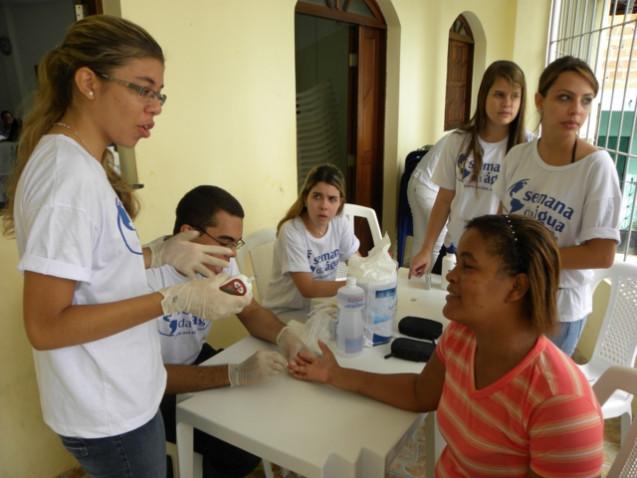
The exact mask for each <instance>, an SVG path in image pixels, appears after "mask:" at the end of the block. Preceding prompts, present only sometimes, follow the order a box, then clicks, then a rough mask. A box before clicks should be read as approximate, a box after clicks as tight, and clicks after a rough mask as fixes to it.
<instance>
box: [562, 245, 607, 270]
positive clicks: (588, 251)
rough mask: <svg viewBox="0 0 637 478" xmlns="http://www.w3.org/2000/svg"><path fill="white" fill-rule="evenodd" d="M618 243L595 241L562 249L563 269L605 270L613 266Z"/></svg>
mask: <svg viewBox="0 0 637 478" xmlns="http://www.w3.org/2000/svg"><path fill="white" fill-rule="evenodd" d="M616 248H617V243H616V242H615V241H612V240H606V239H593V240H591V241H587V242H585V243H584V244H580V245H579V246H570V247H560V262H561V264H560V266H561V268H562V269H605V268H607V267H610V266H611V265H613V262H614V259H615V250H616Z"/></svg>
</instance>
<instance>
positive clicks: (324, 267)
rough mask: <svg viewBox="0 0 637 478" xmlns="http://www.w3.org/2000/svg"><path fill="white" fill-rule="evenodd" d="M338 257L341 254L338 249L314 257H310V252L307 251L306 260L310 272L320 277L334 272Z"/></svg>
mask: <svg viewBox="0 0 637 478" xmlns="http://www.w3.org/2000/svg"><path fill="white" fill-rule="evenodd" d="M340 257H341V253H340V250H339V249H334V250H333V251H330V252H325V253H323V254H321V255H320V256H316V257H313V256H312V251H311V250H310V249H308V251H307V258H308V260H309V262H310V271H311V272H312V274H315V275H316V276H317V277H321V276H322V275H325V274H329V273H330V272H331V271H333V270H336V268H337V267H338V261H339V259H340Z"/></svg>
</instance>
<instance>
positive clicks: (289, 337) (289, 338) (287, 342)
mask: <svg viewBox="0 0 637 478" xmlns="http://www.w3.org/2000/svg"><path fill="white" fill-rule="evenodd" d="M276 344H277V345H278V346H279V350H281V353H282V354H283V355H284V356H285V357H287V359H288V360H290V361H292V360H294V359H295V358H296V354H298V353H299V351H300V350H301V349H302V348H303V347H305V343H304V342H303V339H301V337H299V336H298V335H297V334H296V333H294V331H293V330H292V328H290V327H288V326H286V327H283V328H282V329H281V331H280V332H279V334H278V335H277V336H276Z"/></svg>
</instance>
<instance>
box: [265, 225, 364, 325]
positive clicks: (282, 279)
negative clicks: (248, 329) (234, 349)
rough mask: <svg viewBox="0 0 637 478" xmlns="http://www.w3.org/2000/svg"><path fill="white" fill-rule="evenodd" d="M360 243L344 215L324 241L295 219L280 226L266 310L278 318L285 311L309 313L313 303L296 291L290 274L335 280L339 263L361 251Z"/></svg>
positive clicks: (329, 231) (266, 297)
mask: <svg viewBox="0 0 637 478" xmlns="http://www.w3.org/2000/svg"><path fill="white" fill-rule="evenodd" d="M359 246H360V242H359V240H358V238H357V237H356V236H355V235H354V231H353V230H352V227H351V226H350V224H349V223H348V221H347V219H346V218H345V216H343V215H338V216H335V217H334V219H332V220H331V221H330V223H329V225H328V228H327V232H326V233H325V235H324V236H323V237H318V238H317V237H314V236H312V235H311V234H310V233H309V232H308V230H307V229H306V228H305V224H303V219H301V218H300V217H295V218H294V219H290V220H289V221H287V222H286V223H285V224H283V225H282V226H281V229H280V230H279V234H278V236H277V239H276V242H275V243H274V259H273V268H272V277H271V279H270V283H269V284H268V287H267V289H266V294H265V299H264V301H263V306H264V307H265V308H267V309H270V310H272V311H273V312H274V313H275V314H276V313H280V312H284V311H286V310H298V309H309V306H310V300H309V299H306V298H305V297H303V296H302V295H301V293H300V292H299V290H298V289H297V288H296V285H295V284H294V281H292V277H291V276H290V272H311V273H312V278H313V279H314V280H326V281H331V280H335V279H336V268H337V267H338V263H339V262H345V261H347V260H348V259H349V258H350V257H351V256H352V254H354V253H356V252H357V251H358V248H359Z"/></svg>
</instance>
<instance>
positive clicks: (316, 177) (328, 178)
mask: <svg viewBox="0 0 637 478" xmlns="http://www.w3.org/2000/svg"><path fill="white" fill-rule="evenodd" d="M318 183H327V184H329V185H330V186H334V187H335V188H336V189H338V192H339V193H340V195H341V200H342V201H341V205H340V206H339V208H338V214H340V213H341V211H342V210H343V206H344V205H345V177H344V176H343V173H341V171H340V169H338V168H337V167H336V166H334V165H333V164H329V163H326V164H319V165H318V166H314V167H313V168H312V169H311V170H310V171H309V172H308V173H307V176H306V177H305V181H304V182H303V187H302V188H301V192H300V193H299V196H298V197H297V198H296V201H294V204H292V206H291V207H290V209H288V212H286V213H285V216H283V219H281V220H280V221H279V223H278V224H277V226H276V230H277V233H278V232H279V230H280V229H281V226H282V225H283V223H284V222H286V221H288V220H290V219H293V218H295V217H298V216H300V215H301V214H303V212H305V210H306V207H305V201H306V200H307V196H308V195H309V194H310V190H311V189H312V188H313V187H314V186H316V185H317V184H318Z"/></svg>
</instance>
